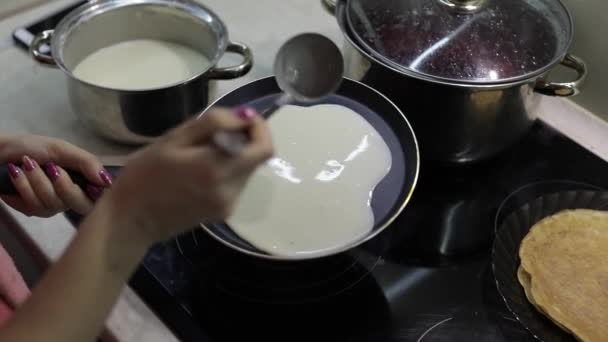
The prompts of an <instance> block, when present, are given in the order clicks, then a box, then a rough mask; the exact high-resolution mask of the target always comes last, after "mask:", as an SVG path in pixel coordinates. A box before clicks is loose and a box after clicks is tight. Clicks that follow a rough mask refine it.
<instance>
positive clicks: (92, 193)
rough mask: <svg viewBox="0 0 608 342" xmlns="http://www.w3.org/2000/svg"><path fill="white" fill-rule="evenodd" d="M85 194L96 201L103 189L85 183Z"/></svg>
mask: <svg viewBox="0 0 608 342" xmlns="http://www.w3.org/2000/svg"><path fill="white" fill-rule="evenodd" d="M86 191H87V194H88V195H89V197H90V198H91V199H92V200H93V201H97V200H98V199H99V197H101V195H102V194H103V189H102V188H100V187H98V186H96V185H92V184H88V185H87V189H86Z"/></svg>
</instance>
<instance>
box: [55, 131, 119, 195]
mask: <svg viewBox="0 0 608 342" xmlns="http://www.w3.org/2000/svg"><path fill="white" fill-rule="evenodd" d="M49 154H50V157H51V160H52V161H54V162H55V163H57V165H61V166H63V167H65V168H68V169H72V170H74V171H79V172H80V173H82V174H83V175H84V176H85V177H86V178H87V180H88V181H89V182H91V183H93V184H96V185H99V186H110V185H112V176H111V175H110V174H109V173H108V172H107V171H106V169H105V168H104V167H103V165H102V164H101V162H100V161H99V160H98V159H97V157H95V155H93V154H91V153H89V152H87V151H85V150H83V149H81V148H79V147H76V146H74V145H72V144H69V143H66V142H64V141H59V140H58V141H54V142H53V143H52V144H51V145H50V146H49Z"/></svg>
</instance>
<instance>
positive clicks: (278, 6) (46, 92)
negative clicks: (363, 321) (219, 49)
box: [0, 0, 608, 342]
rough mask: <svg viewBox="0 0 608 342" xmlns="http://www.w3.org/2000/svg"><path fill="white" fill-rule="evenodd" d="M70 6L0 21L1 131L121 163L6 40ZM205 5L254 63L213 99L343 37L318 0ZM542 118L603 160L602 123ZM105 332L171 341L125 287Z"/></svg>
mask: <svg viewBox="0 0 608 342" xmlns="http://www.w3.org/2000/svg"><path fill="white" fill-rule="evenodd" d="M73 2H74V1H73V0H55V1H52V2H49V3H47V4H45V5H43V6H39V7H36V8H34V9H32V10H30V11H25V12H20V13H19V14H17V15H15V16H11V17H8V18H6V19H4V20H2V21H0V68H1V70H2V71H1V72H0V89H2V91H1V92H0V113H1V115H2V120H1V121H0V132H5V133H11V134H40V135H48V136H54V137H58V138H62V139H65V140H67V141H69V142H71V143H74V144H76V145H79V146H81V147H83V148H85V149H87V150H89V151H91V152H93V153H95V154H97V155H99V156H100V157H102V158H103V159H105V160H106V161H110V162H111V161H120V160H121V159H122V158H123V157H124V156H126V155H127V154H128V153H129V152H130V151H132V149H131V148H127V147H124V146H120V145H117V144H113V143H111V142H109V141H106V140H104V139H101V138H99V137H97V136H96V135H94V134H93V133H92V132H91V131H89V130H88V129H86V128H84V127H83V126H82V125H81V123H80V122H79V121H78V119H77V117H76V115H75V114H74V113H73V112H72V111H71V109H70V107H69V105H68V101H67V94H66V90H65V82H64V76H63V74H62V73H61V72H60V71H58V70H54V69H52V68H48V67H43V66H40V65H38V64H37V63H35V62H34V61H32V60H31V59H30V58H29V57H28V55H27V54H26V53H25V52H24V51H23V50H22V49H20V48H17V47H16V46H14V45H13V43H12V40H11V33H12V31H13V30H14V29H15V28H16V27H18V26H20V25H24V24H26V23H28V22H30V21H31V20H33V19H36V18H38V17H39V16H41V15H44V14H45V13H49V12H51V11H53V10H56V9H58V8H60V7H62V6H65V5H66V4H70V3H73ZM202 2H203V3H205V4H206V5H207V6H208V7H210V8H211V9H213V10H214V11H215V12H216V13H217V14H218V15H219V16H220V17H221V18H222V19H223V20H224V22H225V23H226V24H227V26H228V29H229V35H230V38H231V39H233V40H236V41H241V42H244V43H246V44H248V45H250V47H251V48H252V49H253V51H254V56H255V57H254V58H255V66H254V68H253V69H252V71H251V72H250V73H249V74H248V75H247V76H245V77H242V78H240V79H237V80H233V81H221V82H218V83H216V84H214V86H213V87H212V94H211V98H212V99H215V98H217V97H218V96H219V95H221V94H224V93H226V92H228V91H230V90H231V89H234V88H235V87H238V86H240V85H242V84H245V83H247V82H249V81H251V80H254V79H257V78H260V77H264V76H268V75H271V74H272V60H273V56H274V55H275V53H276V51H277V50H278V48H279V46H280V45H281V43H282V42H283V41H285V40H286V39H288V38H289V37H291V36H293V35H294V34H297V33H300V32H304V31H312V32H319V33H322V34H325V35H327V36H328V37H330V38H331V39H333V40H334V41H335V42H336V43H337V44H338V45H339V46H342V42H343V39H342V34H341V32H340V30H339V28H338V26H337V24H336V22H335V20H334V18H333V17H332V16H330V15H328V14H327V13H326V12H325V11H324V10H323V8H322V6H321V4H320V1H316V0H288V1H285V0H257V1H237V0H206V1H202ZM0 18H1V17H0ZM230 61H233V62H234V61H235V59H232V58H230V57H229V58H226V61H224V62H222V63H229V62H230ZM540 116H541V120H543V121H545V122H547V123H548V124H549V125H551V126H553V127H555V128H557V129H558V130H560V131H562V132H564V133H565V134H566V135H568V136H570V137H571V138H572V139H573V140H575V141H577V142H578V143H580V144H581V145H583V146H585V147H587V148H588V149H589V150H591V151H592V152H594V153H595V154H597V155H599V156H600V157H602V158H603V159H604V160H608V144H607V143H606V139H608V124H607V123H606V122H604V121H602V120H600V119H598V118H597V117H595V116H593V115H591V114H590V113H588V112H586V111H585V110H583V109H582V108H580V107H578V106H577V105H575V104H574V103H573V102H571V101H566V100H562V99H554V98H545V99H544V100H543V104H542V108H541V110H540ZM4 209H5V210H6V211H7V212H8V213H9V214H10V215H11V217H12V219H14V220H15V221H16V223H17V225H18V226H19V229H21V230H22V231H23V232H24V233H25V235H27V236H28V237H29V239H31V240H32V242H33V243H34V244H35V245H36V246H38V248H39V250H40V252H42V255H44V257H45V258H46V259H47V260H49V261H53V260H56V259H57V258H58V257H59V256H60V255H61V253H62V251H63V250H64V248H65V246H66V245H67V244H68V242H69V241H70V239H71V237H72V236H73V234H74V233H75V230H74V228H73V227H72V225H71V224H70V223H69V222H68V221H67V219H66V218H65V217H64V216H63V215H57V216H55V217H53V218H49V219H39V218H31V217H26V216H24V215H22V214H20V213H18V212H16V211H14V210H12V209H10V208H8V207H4ZM107 328H108V330H109V332H110V333H111V334H110V335H112V336H113V337H115V338H116V339H117V340H119V341H149V342H154V341H175V340H176V338H175V337H173V336H172V335H171V333H170V332H169V331H168V330H167V328H166V327H165V326H164V325H163V324H162V322H160V320H158V318H157V317H156V316H155V315H154V314H153V313H152V312H151V311H150V309H149V308H148V307H147V306H146V305H145V303H143V302H142V301H141V300H140V299H139V298H138V296H137V295H136V294H135V293H134V292H133V291H132V290H130V289H129V288H125V289H124V291H123V294H122V296H121V298H120V300H119V302H118V303H117V305H116V306H115V308H114V310H113V312H112V314H111V316H110V317H109V319H108V321H107Z"/></svg>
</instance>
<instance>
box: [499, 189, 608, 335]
mask: <svg viewBox="0 0 608 342" xmlns="http://www.w3.org/2000/svg"><path fill="white" fill-rule="evenodd" d="M543 192H544V193H543ZM531 196H533V197H531ZM526 197H527V198H528V199H527V203H526V202H524V203H522V202H523V201H524V200H525V199H526ZM515 207H517V208H519V209H515V210H513V208H515ZM564 209H595V210H608V192H606V191H602V190H601V189H598V188H597V187H594V186H591V185H586V184H582V183H575V182H568V181H559V182H541V183H535V184H531V185H528V186H525V187H522V188H520V189H519V190H517V191H516V192H514V193H513V194H511V195H510V196H509V197H508V198H507V199H506V200H505V202H504V203H503V204H502V205H501V206H500V208H499V211H498V214H497V221H496V223H497V227H498V228H497V232H496V239H495V240H494V246H493V249H492V268H493V270H494V276H495V278H496V285H497V287H498V291H499V293H500V295H501V296H502V297H503V299H504V301H505V303H506V304H507V307H508V308H509V310H510V311H511V312H512V313H513V315H515V318H517V320H519V322H521V324H523V326H524V327H525V328H526V329H527V330H528V331H529V332H530V333H531V334H532V335H533V336H534V337H535V338H536V339H538V340H540V341H545V342H563V341H564V342H565V341H576V339H575V338H574V337H573V336H572V335H570V334H568V333H567V332H565V331H563V330H562V329H560V328H559V327H558V326H557V325H555V324H554V323H553V322H551V320H549V319H548V318H547V317H545V316H544V315H543V314H541V313H540V312H538V311H537V310H536V308H535V307H534V306H533V305H532V304H530V303H529V302H528V299H527V298H526V295H525V293H524V290H523V288H522V286H521V285H520V284H519V281H518V279H517V268H518V267H519V264H520V259H519V246H520V243H521V241H522V240H523V238H524V237H525V236H526V234H528V232H529V230H530V228H531V227H532V226H533V225H534V224H536V223H537V222H539V221H540V220H542V219H543V218H545V217H547V216H550V215H553V214H555V213H557V212H559V211H561V210H564Z"/></svg>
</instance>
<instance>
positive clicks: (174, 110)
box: [31, 0, 253, 144]
mask: <svg viewBox="0 0 608 342" xmlns="http://www.w3.org/2000/svg"><path fill="white" fill-rule="evenodd" d="M133 39H158V40H165V41H172V42H175V43H179V44H183V45H186V46H188V47H191V48H194V49H196V50H197V51H199V52H201V53H202V54H203V55H205V56H206V57H207V58H208V59H209V61H210V62H211V66H210V67H209V68H207V69H204V70H200V72H199V73H198V74H197V75H195V76H193V77H191V78H190V79H185V80H183V81H182V82H179V83H177V84H171V85H168V86H166V87H162V88H155V89H145V90H121V89H111V88H106V87H101V86H98V85H95V84H91V83H87V82H85V81H83V80H80V79H78V78H76V77H75V76H74V75H73V73H72V71H73V69H74V68H75V67H76V66H77V65H78V63H79V62H80V61H82V60H83V59H84V58H85V57H87V56H88V55H90V54H91V53H93V52H95V51H97V50H98V49H101V48H103V47H106V46H109V45H111V44H116V43H119V42H123V41H128V40H133ZM48 43H50V45H51V54H50V55H46V54H44V53H42V52H41V51H40V48H41V46H43V45H44V44H48ZM226 51H229V52H233V53H237V54H240V55H242V56H243V62H242V63H241V64H239V65H237V66H233V67H227V68H219V67H217V66H216V65H217V63H218V61H219V60H220V59H221V58H222V56H223V55H224V53H225V52H226ZM31 54H32V55H33V57H34V58H35V59H36V60H38V61H39V62H41V63H44V64H48V65H54V66H57V67H58V68H59V69H61V70H62V71H63V73H64V74H65V75H66V76H67V80H68V93H69V98H70V102H71V105H72V107H73V109H74V111H75V112H76V114H77V115H79V116H80V117H82V119H83V120H84V122H85V123H86V124H87V125H88V126H90V127H92V128H93V129H95V130H96V131H98V132H99V133H100V134H102V135H103V136H105V137H107V138H110V139H113V140H116V141H119V142H123V143H134V144H141V143H146V142H149V141H151V140H153V139H154V138H155V137H157V136H159V135H161V134H162V133H163V132H165V131H166V130H167V129H169V128H171V127H174V126H176V125H177V124H179V123H180V122H182V121H183V120H185V119H187V118H189V117H190V116H192V115H195V114H197V113H200V112H202V111H203V110H204V109H205V107H206V106H207V104H208V96H209V94H208V85H209V80H211V79H216V80H219V79H232V78H237V77H240V76H243V75H245V74H246V73H247V72H249V70H250V69H251V67H252V65H253V55H252V52H251V50H250V49H249V48H248V47H247V46H246V45H244V44H241V43H236V42H231V41H230V40H229V39H228V33H227V29H226V26H225V25H224V23H223V22H222V21H221V20H220V19H219V17H218V16H217V15H215V14H214V13H213V12H212V11H210V10H209V9H207V8H206V7H204V6H202V5H199V4H196V3H195V2H189V1H172V0H145V1H142V0H113V1H105V0H101V1H92V2H89V3H87V4H84V5H83V6H81V7H79V8H77V9H76V10H74V11H73V12H71V13H70V14H69V15H67V16H66V17H65V18H64V19H63V20H62V21H61V22H60V23H59V24H58V25H57V27H56V28H55V30H54V31H45V32H42V33H41V34H39V35H38V36H37V37H36V38H35V39H34V41H33V42H32V45H31ZM125 63H136V61H125Z"/></svg>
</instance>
